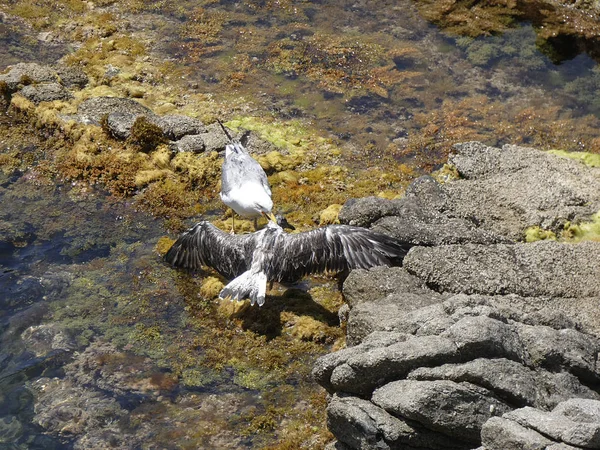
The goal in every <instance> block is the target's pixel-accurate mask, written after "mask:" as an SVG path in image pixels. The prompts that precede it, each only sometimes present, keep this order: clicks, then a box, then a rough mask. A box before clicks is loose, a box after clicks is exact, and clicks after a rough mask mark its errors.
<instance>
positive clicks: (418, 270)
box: [403, 241, 600, 298]
mask: <svg viewBox="0 0 600 450" xmlns="http://www.w3.org/2000/svg"><path fill="white" fill-rule="evenodd" d="M599 252H600V243H598V242H591V241H590V242H582V243H580V244H577V245H572V244H563V243H558V242H554V241H541V242H534V243H531V244H515V245H504V244H497V245H487V246H484V245H475V244H465V245H448V246H439V247H432V248H426V247H416V248H413V249H411V251H410V252H409V253H408V255H407V256H406V257H405V258H404V263H403V264H404V267H405V268H406V269H407V270H408V271H409V272H410V273H412V274H414V275H416V276H418V277H419V278H421V279H423V280H425V281H426V282H427V284H428V285H429V286H430V287H433V288H434V289H436V290H440V291H450V292H463V293H467V294H471V293H479V294H489V295H499V294H500V295H501V294H518V295H520V296H524V297H543V296H552V297H565V298H572V297H598V296H600V258H598V257H597V255H598V253H599ZM574 268H576V270H574Z"/></svg>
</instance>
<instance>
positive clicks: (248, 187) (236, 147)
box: [218, 121, 276, 234]
mask: <svg viewBox="0 0 600 450" xmlns="http://www.w3.org/2000/svg"><path fill="white" fill-rule="evenodd" d="M218 122H219V125H221V128H223V131H224V132H225V134H226V135H227V137H228V138H229V140H230V141H231V142H230V143H229V144H227V145H226V146H225V161H223V165H222V166H221V193H220V196H221V200H222V201H223V203H225V204H226V205H227V206H229V207H230V208H231V209H233V210H234V211H235V212H236V213H237V214H239V215H240V216H243V217H249V218H251V219H254V228H255V229H256V226H257V223H256V219H257V218H258V217H260V216H266V217H267V218H269V219H270V220H273V221H276V219H275V217H274V216H273V213H272V212H271V210H272V209H273V200H271V186H269V181H268V180H267V174H266V173H265V171H264V170H263V168H262V167H261V165H260V164H259V163H258V162H257V161H256V160H255V159H254V158H252V157H251V156H250V155H249V154H248V152H247V151H246V149H245V148H244V146H243V145H242V144H241V143H240V142H236V141H234V140H233V138H232V137H231V136H230V134H229V133H228V132H227V129H226V128H225V127H224V126H223V124H222V123H221V121H218ZM233 232H234V219H233V216H232V218H231V233H232V234H233Z"/></svg>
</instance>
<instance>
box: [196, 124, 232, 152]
mask: <svg viewBox="0 0 600 450" xmlns="http://www.w3.org/2000/svg"><path fill="white" fill-rule="evenodd" d="M200 136H201V137H202V140H203V141H204V148H205V151H206V152H222V151H224V150H225V146H226V145H227V144H228V143H229V138H228V137H227V135H226V134H225V133H224V132H223V130H222V129H221V126H220V125H219V124H218V123H211V124H210V125H207V126H206V132H205V133H200Z"/></svg>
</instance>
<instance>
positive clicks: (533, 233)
mask: <svg viewBox="0 0 600 450" xmlns="http://www.w3.org/2000/svg"><path fill="white" fill-rule="evenodd" d="M546 239H549V240H553V241H556V240H559V241H563V242H581V241H600V211H598V212H597V213H596V214H593V215H592V216H591V218H590V220H589V221H582V222H579V223H573V222H571V221H568V222H566V223H565V224H564V226H563V228H562V230H560V232H558V233H555V232H553V231H550V230H545V229H543V228H541V227H539V226H534V227H529V228H527V229H526V230H525V241H526V242H535V241H540V240H546Z"/></svg>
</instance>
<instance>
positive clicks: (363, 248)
mask: <svg viewBox="0 0 600 450" xmlns="http://www.w3.org/2000/svg"><path fill="white" fill-rule="evenodd" d="M410 247H411V245H410V244H407V243H400V242H398V241H397V240H395V239H393V238H391V237H390V236H386V235H384V234H379V233H375V232H374V231H371V230H368V229H366V228H360V227H353V226H349V225H329V226H327V227H323V228H317V229H315V230H311V231H307V232H303V233H295V234H290V233H287V232H284V231H283V228H282V227H281V226H280V225H279V224H277V223H275V222H271V221H269V222H268V223H267V226H266V227H265V228H263V229H262V230H260V231H256V232H254V233H249V234H238V235H231V234H228V233H225V232H224V231H221V230H219V229H218V228H217V227H215V226H214V225H212V224H211V223H210V222H206V221H202V222H198V223H197V224H196V225H194V226H193V227H192V228H190V229H189V230H187V231H186V232H184V233H183V234H181V235H180V236H179V238H178V239H177V241H176V242H175V244H173V246H172V247H171V248H170V249H169V251H168V252H167V254H166V255H165V259H166V260H167V262H168V263H170V264H171V265H172V266H174V267H180V268H185V269H190V270H199V269H201V268H202V267H203V266H209V267H212V268H213V269H215V270H216V271H217V272H219V273H220V274H221V275H223V276H224V277H225V278H227V279H230V280H232V281H231V282H230V283H229V284H227V285H226V286H225V287H224V288H223V289H222V290H221V292H220V293H219V298H221V299H225V298H231V299H234V300H242V299H245V298H249V299H250V304H251V305H254V303H258V305H259V306H262V305H263V304H264V302H265V295H266V290H267V281H269V282H273V281H278V282H281V281H283V282H292V281H297V280H299V279H300V278H302V277H303V276H305V275H309V274H314V273H321V272H336V273H347V272H349V271H350V270H352V269H368V268H370V267H374V266H391V265H399V264H401V263H402V259H403V258H404V256H405V255H406V253H407V252H408V250H409V249H410Z"/></svg>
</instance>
